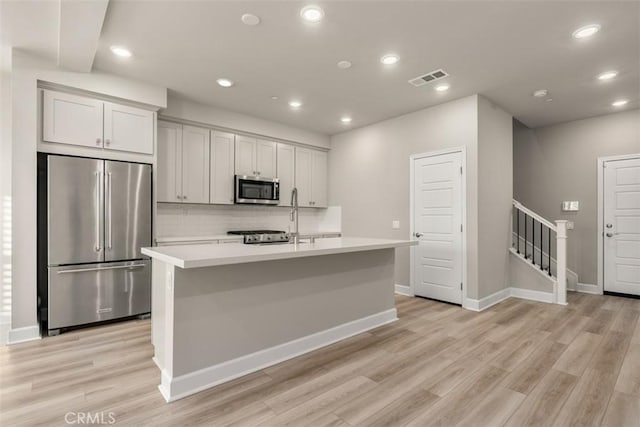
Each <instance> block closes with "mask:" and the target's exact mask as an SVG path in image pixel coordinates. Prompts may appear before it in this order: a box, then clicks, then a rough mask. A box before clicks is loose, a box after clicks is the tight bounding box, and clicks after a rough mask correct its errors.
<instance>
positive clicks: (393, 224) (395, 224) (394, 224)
mask: <svg viewBox="0 0 640 427" xmlns="http://www.w3.org/2000/svg"><path fill="white" fill-rule="evenodd" d="M391 228H393V229H394V230H399V229H400V221H398V220H397V219H396V220H393V221H391Z"/></svg>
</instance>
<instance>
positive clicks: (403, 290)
mask: <svg viewBox="0 0 640 427" xmlns="http://www.w3.org/2000/svg"><path fill="white" fill-rule="evenodd" d="M396 294H399V295H404V296H407V297H412V296H415V295H413V292H411V286H407V285H398V284H396Z"/></svg>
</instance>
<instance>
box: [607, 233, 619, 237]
mask: <svg viewBox="0 0 640 427" xmlns="http://www.w3.org/2000/svg"><path fill="white" fill-rule="evenodd" d="M615 234H618V233H607V237H613V236H614V235H615Z"/></svg>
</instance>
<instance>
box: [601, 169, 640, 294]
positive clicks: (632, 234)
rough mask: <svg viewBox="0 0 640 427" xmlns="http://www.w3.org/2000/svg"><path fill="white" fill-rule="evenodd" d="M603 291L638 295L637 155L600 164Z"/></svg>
mask: <svg viewBox="0 0 640 427" xmlns="http://www.w3.org/2000/svg"><path fill="white" fill-rule="evenodd" d="M603 218H604V228H603V230H604V248H603V249H604V290H605V291H608V292H619V293H624V294H632V295H640V158H636V159H629V160H614V161H609V162H605V164H604V215H603Z"/></svg>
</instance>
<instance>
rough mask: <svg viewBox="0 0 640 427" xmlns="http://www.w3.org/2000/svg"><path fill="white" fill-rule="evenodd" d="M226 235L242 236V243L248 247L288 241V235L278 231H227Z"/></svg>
mask: <svg viewBox="0 0 640 427" xmlns="http://www.w3.org/2000/svg"><path fill="white" fill-rule="evenodd" d="M227 234H232V235H236V236H243V237H244V243H245V244H248V245H251V244H265V243H284V242H288V241H289V235H288V234H287V233H286V232H284V231H280V230H234V231H227Z"/></svg>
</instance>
